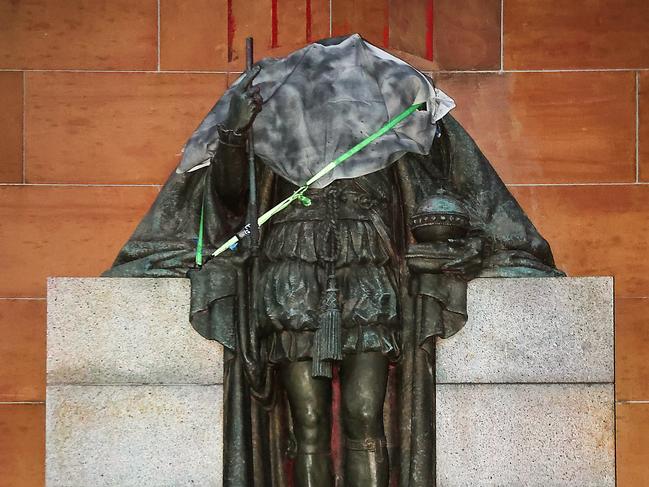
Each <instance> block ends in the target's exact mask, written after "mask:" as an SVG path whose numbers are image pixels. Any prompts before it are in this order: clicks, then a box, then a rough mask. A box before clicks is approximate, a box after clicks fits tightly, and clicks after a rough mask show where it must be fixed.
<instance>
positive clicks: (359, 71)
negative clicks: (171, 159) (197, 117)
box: [178, 34, 455, 188]
mask: <svg viewBox="0 0 649 487" xmlns="http://www.w3.org/2000/svg"><path fill="white" fill-rule="evenodd" d="M258 66H260V67H261V72H260V73H259V75H258V76H257V77H256V78H255V81H254V86H255V87H259V89H260V90H261V96H262V98H263V100H264V105H263V109H262V111H261V113H260V114H259V115H258V116H257V118H256V120H255V123H254V125H253V131H254V137H255V154H256V155H257V156H258V157H259V158H260V159H261V160H263V161H264V163H265V164H266V165H267V166H269V167H270V168H271V169H272V170H273V172H275V173H276V174H278V175H280V176H282V177H284V178H285V179H287V180H289V181H291V182H292V183H294V184H296V185H298V186H299V185H302V184H303V183H304V182H305V181H306V180H307V179H309V178H310V177H311V176H313V175H314V174H315V173H316V172H317V171H318V170H319V169H321V168H322V167H323V166H324V165H325V164H327V163H328V162H330V161H332V160H333V159H335V158H336V157H337V156H339V155H341V154H343V153H344V152H345V151H347V150H348V149H349V148H351V147H352V146H354V145H355V144H356V143H358V142H359V141H361V140H363V139H364V138H366V137H367V136H368V135H370V134H372V133H373V132H375V131H376V130H377V129H379V128H380V127H381V126H382V125H384V124H385V123H386V122H387V121H388V120H389V119H391V118H393V117H395V116H396V115H398V114H400V113H401V112H403V111H404V110H405V109H406V108H408V107H409V106H411V105H413V104H415V103H426V110H420V111H417V112H415V113H414V114H412V115H411V116H410V117H408V118H407V119H406V120H405V121H403V122H402V123H400V124H399V125H398V126H397V127H395V128H394V130H392V131H390V132H389V133H387V134H385V135H384V136H382V137H381V138H380V139H378V140H376V141H375V142H373V143H372V144H371V146H370V147H368V148H367V149H365V150H363V151H361V152H359V153H358V154H356V155H355V156H353V158H351V159H350V160H349V161H348V162H346V163H345V164H343V165H341V166H339V167H337V168H336V169H335V170H334V171H332V172H331V173H330V174H329V175H327V176H325V177H323V178H322V179H321V180H319V181H318V182H317V183H316V184H314V187H316V188H318V187H324V186H326V185H328V184H329V183H330V182H331V181H333V180H335V179H342V178H353V177H358V176H363V175H365V174H368V173H371V172H374V171H377V170H380V169H383V168H385V167H387V166H388V165H390V164H391V163H392V162H394V161H395V160H397V159H399V158H400V157H401V156H402V155H403V154H405V153H406V152H411V153H416V154H427V153H428V152H429V150H430V147H431V145H432V142H433V138H434V136H435V123H436V122H437V121H438V120H439V119H441V118H442V117H443V116H444V115H446V114H447V113H448V112H449V111H450V110H452V109H453V107H454V106H455V104H454V102H453V100H452V99H450V98H449V97H448V96H447V95H446V94H444V93H443V92H442V91H441V90H439V89H437V88H436V87H435V86H434V85H433V84H432V82H431V81H430V80H429V79H428V78H427V77H426V76H425V75H424V74H422V73H420V72H419V71H418V70H416V69H415V68H413V67H412V66H410V65H409V64H407V63H406V62H405V61H402V60H401V59H398V58H396V57H394V56H392V55H391V54H389V53H387V52H385V51H383V50H381V49H379V48H377V47H375V46H373V45H372V44H370V43H368V42H367V41H365V40H364V39H363V38H361V37H360V36H359V35H358V34H354V35H351V36H348V37H338V38H334V39H327V40H326V41H323V42H320V43H314V44H310V45H308V46H306V47H305V48H303V49H300V50H298V51H295V52H293V53H292V54H290V55H288V56H287V57H285V58H279V59H275V58H266V59H263V60H262V61H260V62H259V63H258ZM242 77H243V76H242ZM242 77H240V78H239V79H237V80H236V81H235V82H234V83H233V87H234V86H236V85H237V83H239V82H240V81H241V79H242ZM229 104H230V92H229V91H226V93H225V94H224V95H223V96H222V97H221V99H220V100H219V101H218V102H217V104H216V105H215V106H214V108H212V110H211V111H210V112H209V113H208V115H207V116H206V117H205V119H204V120H203V122H202V123H201V125H200V126H199V127H198V129H197V130H196V131H195V132H194V134H193V135H192V137H191V138H190V139H189V141H188V142H187V144H186V146H185V149H184V152H183V158H182V161H181V163H180V166H179V167H178V172H179V173H183V172H186V171H192V170H195V169H196V168H199V167H203V166H205V165H207V164H209V163H210V160H211V158H212V156H213V155H214V153H215V151H216V147H217V144H218V133H217V125H219V124H220V123H221V122H222V121H223V120H224V118H225V116H226V114H227V113H228V108H229Z"/></svg>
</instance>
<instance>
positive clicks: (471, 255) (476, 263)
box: [441, 240, 482, 276]
mask: <svg viewBox="0 0 649 487" xmlns="http://www.w3.org/2000/svg"><path fill="white" fill-rule="evenodd" d="M448 242H449V244H450V245H451V246H452V247H455V251H456V252H457V253H458V254H459V255H457V257H456V258H454V259H453V260H451V261H449V262H447V263H445V264H444V265H442V267H441V270H442V272H450V273H459V274H463V275H466V276H470V275H473V274H476V273H477V272H478V271H479V270H480V267H481V265H482V245H481V242H478V241H471V240H468V241H465V240H449V241H448Z"/></svg>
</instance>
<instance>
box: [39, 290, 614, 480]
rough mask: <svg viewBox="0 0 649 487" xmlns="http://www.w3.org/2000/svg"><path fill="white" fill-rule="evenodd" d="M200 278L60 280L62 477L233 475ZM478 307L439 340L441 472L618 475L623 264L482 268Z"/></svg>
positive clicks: (54, 419)
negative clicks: (554, 272)
mask: <svg viewBox="0 0 649 487" xmlns="http://www.w3.org/2000/svg"><path fill="white" fill-rule="evenodd" d="M189 291H190V290H189V282H188V281H187V280H185V279H115V278H111V279H108V278H83V279H72V278H61V279H51V280H50V281H49V286H48V375H47V382H48V385H47V454H46V456H47V465H46V484H47V486H48V487H55V486H57V487H58V486H61V487H62V486H65V487H87V486H89V485H92V486H138V487H144V486H155V487H159V486H178V485H195V486H210V487H212V486H213V487H217V486H218V487H220V485H221V475H222V474H221V470H222V449H223V447H222V424H223V423H222V419H223V418H222V403H223V397H222V394H223V390H222V382H223V373H222V369H223V351H222V349H221V347H220V346H219V345H218V344H216V343H214V342H209V341H207V340H204V339H203V338H201V337H200V336H199V335H198V334H197V333H196V332H194V330H193V329H192V328H191V326H190V325H189V323H188V314H189ZM468 311H469V315H470V319H469V322H468V323H467V325H466V327H465V328H464V329H463V330H461V331H460V332H459V333H458V334H457V335H455V336H454V337H451V338H450V339H447V340H440V341H439V342H438V347H437V380H438V386H437V398H436V399H437V401H436V403H437V485H438V486H439V487H460V486H463V487H464V486H466V487H469V486H470V487H476V486H511V487H524V486H539V487H540V486H543V487H555V486H557V487H558V486H571V487H574V486H584V487H585V486H596V487H605V486H611V487H612V486H614V485H615V463H614V458H615V445H614V394H613V289H612V279H610V278H557V279H478V280H475V281H473V282H471V283H470V286H469V295H468ZM432 403H433V401H431V406H432ZM278 487H279V486H278Z"/></svg>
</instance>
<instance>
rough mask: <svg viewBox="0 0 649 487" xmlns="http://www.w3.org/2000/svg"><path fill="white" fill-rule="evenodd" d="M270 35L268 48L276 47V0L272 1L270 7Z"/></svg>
mask: <svg viewBox="0 0 649 487" xmlns="http://www.w3.org/2000/svg"><path fill="white" fill-rule="evenodd" d="M270 18H271V34H270V47H277V0H272V2H271V6H270Z"/></svg>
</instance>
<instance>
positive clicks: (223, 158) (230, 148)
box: [212, 66, 263, 203]
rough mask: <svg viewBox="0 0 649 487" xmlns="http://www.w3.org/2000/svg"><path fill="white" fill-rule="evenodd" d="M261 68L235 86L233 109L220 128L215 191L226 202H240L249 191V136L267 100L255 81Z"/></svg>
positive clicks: (231, 102) (229, 111)
mask: <svg viewBox="0 0 649 487" xmlns="http://www.w3.org/2000/svg"><path fill="white" fill-rule="evenodd" d="M260 69H261V68H259V66H257V67H255V68H253V69H252V70H250V72H249V73H248V74H246V76H245V77H244V78H243V79H242V80H241V81H240V82H239V83H237V84H236V85H235V86H233V87H232V89H231V91H232V97H231V99H230V100H231V101H230V109H229V110H228V115H227V117H226V119H225V121H224V122H223V123H222V124H221V125H219V126H218V133H219V144H218V146H217V149H216V153H215V154H214V157H213V159H212V164H213V165H214V168H213V175H214V189H215V190H216V191H217V193H218V194H219V195H220V196H221V197H222V198H223V200H224V201H225V202H233V203H235V202H239V201H241V198H242V196H243V195H244V194H245V192H246V191H247V190H248V177H247V167H248V165H247V155H246V136H247V133H248V130H249V129H250V127H251V126H252V122H253V121H254V120H255V117H256V116H257V114H258V113H259V112H260V111H261V107H262V104H263V100H262V98H261V95H260V93H259V87H253V86H252V81H253V80H254V79H255V77H256V76H257V75H258V74H259V71H260Z"/></svg>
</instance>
